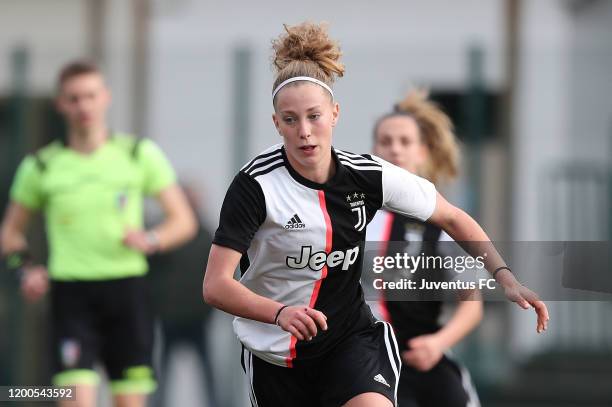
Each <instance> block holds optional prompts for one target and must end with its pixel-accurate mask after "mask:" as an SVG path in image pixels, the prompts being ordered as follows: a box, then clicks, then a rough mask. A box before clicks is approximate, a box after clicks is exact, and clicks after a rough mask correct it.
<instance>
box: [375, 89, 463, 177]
mask: <svg viewBox="0 0 612 407" xmlns="http://www.w3.org/2000/svg"><path fill="white" fill-rule="evenodd" d="M428 97H429V92H427V91H426V90H423V89H414V90H411V91H410V92H408V94H407V95H406V97H405V98H404V99H403V100H402V101H400V102H399V103H397V104H396V105H395V108H394V110H393V112H391V113H388V114H386V115H384V116H383V117H381V118H380V119H378V121H377V122H376V125H375V127H374V137H375V138H376V137H378V127H379V126H380V124H381V123H382V122H383V121H384V120H385V119H388V118H391V117H396V116H408V117H411V118H412V119H413V120H414V121H415V122H416V124H417V126H418V128H419V133H420V137H421V142H423V143H424V144H425V146H426V147H427V149H428V151H429V155H428V160H427V162H426V163H425V165H424V166H423V167H422V168H419V169H418V175H420V176H422V177H424V178H427V179H428V180H430V181H431V182H433V183H434V184H436V185H438V184H440V183H441V182H448V181H451V180H453V179H454V178H455V177H456V176H457V174H458V172H459V145H458V142H457V138H456V136H455V134H454V129H453V123H452V122H451V120H450V118H449V117H448V116H447V115H446V113H444V112H443V111H442V110H441V109H440V107H439V106H438V105H437V104H436V103H435V102H433V101H431V100H430V99H428Z"/></svg>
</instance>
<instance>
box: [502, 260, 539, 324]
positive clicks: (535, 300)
mask: <svg viewBox="0 0 612 407" xmlns="http://www.w3.org/2000/svg"><path fill="white" fill-rule="evenodd" d="M504 272H505V270H502V271H501V272H500V274H501V273H504ZM501 277H502V278H498V282H499V283H500V284H501V285H502V287H504V294H505V295H506V298H508V299H509V300H510V301H512V302H516V303H517V304H518V305H519V306H520V307H521V308H523V309H529V308H531V307H533V308H534V309H535V312H536V314H537V315H538V325H537V327H536V331H537V332H538V333H540V332H543V331H545V330H546V328H547V327H548V321H549V319H550V317H549V316H548V309H547V308H546V304H544V302H543V301H542V300H540V298H539V297H538V295H537V294H536V293H534V292H533V291H531V290H530V289H529V288H527V287H525V286H524V285H522V284H521V283H519V282H518V281H517V280H516V279H515V278H514V276H513V275H512V273H506V274H505V275H503V276H501Z"/></svg>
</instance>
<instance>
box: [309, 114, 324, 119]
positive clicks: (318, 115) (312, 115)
mask: <svg viewBox="0 0 612 407" xmlns="http://www.w3.org/2000/svg"><path fill="white" fill-rule="evenodd" d="M319 117H321V113H313V114H311V115H309V116H308V118H309V119H310V120H317V119H318V118H319Z"/></svg>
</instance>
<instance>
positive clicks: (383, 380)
mask: <svg viewBox="0 0 612 407" xmlns="http://www.w3.org/2000/svg"><path fill="white" fill-rule="evenodd" d="M374 380H376V381H377V382H378V383H382V384H384V385H385V386H387V387H391V386H389V383H387V381H386V380H385V378H384V377H383V376H382V375H381V374H380V373H379V374H377V375H376V376H374Z"/></svg>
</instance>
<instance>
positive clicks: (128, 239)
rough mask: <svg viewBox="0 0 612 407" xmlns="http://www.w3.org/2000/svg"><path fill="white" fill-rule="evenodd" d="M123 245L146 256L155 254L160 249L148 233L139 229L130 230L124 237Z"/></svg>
mask: <svg viewBox="0 0 612 407" xmlns="http://www.w3.org/2000/svg"><path fill="white" fill-rule="evenodd" d="M123 244H124V245H125V246H127V247H129V248H131V249H134V250H136V251H139V252H141V253H144V254H153V253H155V252H156V251H157V249H158V248H159V247H158V245H157V244H155V242H153V241H152V240H151V238H150V235H149V233H148V232H146V231H144V230H138V229H128V230H126V232H125V235H124V236H123Z"/></svg>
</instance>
